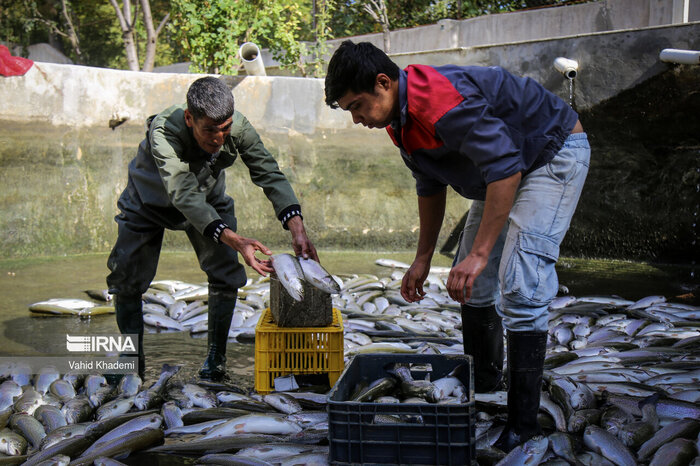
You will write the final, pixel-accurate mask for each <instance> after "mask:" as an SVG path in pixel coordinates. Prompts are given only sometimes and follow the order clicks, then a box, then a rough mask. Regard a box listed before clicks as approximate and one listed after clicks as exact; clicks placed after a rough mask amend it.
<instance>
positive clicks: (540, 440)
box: [496, 435, 549, 466]
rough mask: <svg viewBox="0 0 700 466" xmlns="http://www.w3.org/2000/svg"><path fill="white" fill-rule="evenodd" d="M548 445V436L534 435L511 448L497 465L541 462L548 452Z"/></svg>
mask: <svg viewBox="0 0 700 466" xmlns="http://www.w3.org/2000/svg"><path fill="white" fill-rule="evenodd" d="M548 446H549V441H548V440H547V437H543V436H541V435H538V436H535V437H532V438H531V439H530V440H528V441H527V442H525V443H523V444H521V445H518V446H517V447H515V448H514V449H513V450H511V452H510V453H508V454H507V455H506V457H505V458H503V459H502V460H501V461H499V462H498V463H496V466H509V465H513V466H515V465H536V464H540V461H541V460H542V458H543V457H544V455H545V453H547V447H548Z"/></svg>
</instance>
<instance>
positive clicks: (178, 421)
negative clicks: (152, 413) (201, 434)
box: [161, 401, 184, 429]
mask: <svg viewBox="0 0 700 466" xmlns="http://www.w3.org/2000/svg"><path fill="white" fill-rule="evenodd" d="M161 414H162V416H163V419H164V420H165V426H166V428H168V429H172V428H174V427H182V426H183V425H184V424H183V422H182V410H181V409H180V408H179V407H178V406H177V405H176V404H175V402H174V401H168V402H167V403H163V407H162V408H161Z"/></svg>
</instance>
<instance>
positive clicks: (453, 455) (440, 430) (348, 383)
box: [328, 353, 476, 465]
mask: <svg viewBox="0 0 700 466" xmlns="http://www.w3.org/2000/svg"><path fill="white" fill-rule="evenodd" d="M394 362H400V363H407V364H411V372H412V374H413V377H414V379H423V378H425V375H426V373H427V371H426V370H424V369H426V367H427V368H428V369H429V370H430V372H429V373H430V380H432V381H435V380H437V379H439V378H441V377H444V376H446V375H448V374H449V373H450V372H451V371H452V370H453V369H454V368H456V367H457V366H459V365H461V364H465V363H466V364H468V367H469V370H468V371H464V372H463V373H462V374H461V375H460V376H459V379H460V380H461V382H462V383H463V384H464V386H465V387H466V388H467V389H468V393H469V400H468V401H467V402H466V403H463V404H436V403H430V404H418V403H411V404H409V403H394V404H392V403H373V402H354V401H346V400H348V399H349V398H350V396H351V395H352V393H353V390H354V389H355V387H356V386H357V384H358V383H360V381H361V380H363V379H365V380H366V381H367V382H372V381H373V380H375V379H378V378H380V377H385V376H387V375H389V374H388V373H387V372H386V370H385V366H386V365H387V364H389V363H394ZM472 367H473V362H472V358H471V356H465V355H436V354H385V353H381V354H358V355H357V356H355V357H354V358H353V360H352V361H351V362H350V364H349V365H348V366H347V367H346V368H345V370H344V371H343V373H342V374H341V375H340V378H339V379H338V381H337V382H336V384H335V386H334V387H333V389H332V390H331V391H330V393H329V394H328V430H329V433H328V436H329V442H330V460H331V462H332V463H333V464H348V463H354V464H357V463H372V464H377V463H380V464H460V465H465V464H473V465H476V460H475V458H476V449H475V438H474V435H475V432H474V384H473V375H472V374H473V370H472ZM378 414H379V415H398V416H401V417H402V419H412V420H414V421H415V420H419V421H420V420H422V422H420V423H415V422H402V423H396V424H375V423H374V419H375V416H376V415H378ZM418 416H420V417H418Z"/></svg>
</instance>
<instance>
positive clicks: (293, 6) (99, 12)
mask: <svg viewBox="0 0 700 466" xmlns="http://www.w3.org/2000/svg"><path fill="white" fill-rule="evenodd" d="M569 2H571V0H462V1H461V2H458V1H455V0H387V1H386V4H387V10H388V17H389V23H390V27H391V29H399V28H408V27H414V26H420V25H423V24H430V23H435V22H436V21H439V20H441V19H446V18H453V19H456V18H468V17H473V16H478V15H483V14H491V13H500V12H505V11H512V10H516V9H520V8H532V7H537V6H543V5H552V4H563V3H569ZM118 3H119V4H120V5H121V4H122V1H119V2H118ZM138 3H139V1H138V0H132V8H134V7H135V6H136V4H138ZM364 3H365V0H315V1H314V0H246V1H242V0H150V6H151V10H152V13H153V22H154V26H155V27H157V25H158V23H159V22H160V20H161V19H162V18H164V17H165V15H166V14H168V13H170V21H169V24H168V25H167V27H165V28H164V29H163V31H162V32H161V34H160V36H159V37H158V44H157V53H156V61H155V66H163V65H169V64H172V63H179V62H185V61H190V62H192V67H191V70H192V71H196V72H215V73H222V74H237V72H238V71H239V69H240V62H239V59H238V48H239V46H240V44H242V43H243V42H245V41H253V42H255V43H256V44H258V45H259V46H260V47H261V48H269V49H270V50H271V52H272V54H273V57H274V58H275V59H276V60H277V61H279V62H280V63H281V64H282V67H283V68H287V69H291V70H293V71H295V72H297V73H299V74H301V75H303V76H321V75H322V74H323V69H324V65H325V63H324V61H323V59H322V57H324V56H325V55H326V52H327V50H328V47H327V45H326V41H327V40H328V39H332V38H339V37H346V36H353V35H358V34H366V33H371V32H380V31H381V25H379V24H377V23H375V22H374V21H373V20H372V18H371V17H370V16H369V15H368V14H367V13H366V12H365V11H364V10H363V4H364ZM65 4H66V6H67V10H68V11H67V12H64V11H63V6H62V2H61V0H0V41H1V42H3V43H6V44H15V45H20V46H23V47H26V46H27V45H30V44H33V43H37V42H48V43H50V44H51V45H53V46H54V47H56V48H57V49H59V50H60V51H61V52H63V53H64V54H65V55H67V56H68V57H69V58H71V59H72V60H73V61H74V62H75V63H78V64H83V65H89V66H99V67H108V68H118V69H128V67H127V64H126V57H125V52H124V46H123V42H122V32H121V29H120V27H119V23H118V21H117V16H116V14H115V11H114V8H113V7H112V5H111V4H110V2H109V0H66V1H65ZM64 13H65V14H67V15H68V16H69V17H70V18H71V22H72V23H73V27H74V28H75V31H76V34H77V36H78V38H79V41H80V52H81V53H80V54H78V53H77V51H76V50H74V49H73V47H72V46H71V43H70V41H69V40H68V39H67V38H66V37H65V36H64V34H65V33H67V31H68V25H67V22H66V21H65V14H64ZM314 13H315V14H314ZM135 32H136V40H137V45H138V53H139V57H140V59H141V60H143V56H144V55H145V43H146V31H145V27H144V25H143V20H142V18H141V16H140V12H139V15H138V16H137V20H136V22H135ZM24 54H25V55H26V49H25V52H24Z"/></svg>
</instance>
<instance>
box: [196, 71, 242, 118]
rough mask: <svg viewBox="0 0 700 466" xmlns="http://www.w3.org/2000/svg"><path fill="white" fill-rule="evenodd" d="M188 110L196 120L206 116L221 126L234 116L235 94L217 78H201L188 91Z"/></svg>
mask: <svg viewBox="0 0 700 466" xmlns="http://www.w3.org/2000/svg"><path fill="white" fill-rule="evenodd" d="M187 109H188V110H189V111H190V113H191V114H192V116H193V117H194V119H195V120H196V119H198V118H201V117H204V116H206V117H209V118H211V119H212V120H214V122H215V123H217V124H220V123H223V122H224V121H226V120H228V119H229V118H231V115H233V94H232V93H231V89H229V87H228V86H227V85H226V84H224V83H223V82H222V81H220V80H219V79H217V78H214V77H212V76H207V77H205V78H199V79H198V80H196V81H195V82H193V83H192V84H191V85H190V88H189V90H188V91H187Z"/></svg>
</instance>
